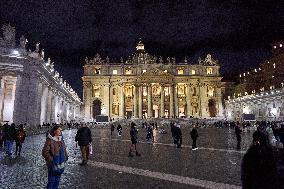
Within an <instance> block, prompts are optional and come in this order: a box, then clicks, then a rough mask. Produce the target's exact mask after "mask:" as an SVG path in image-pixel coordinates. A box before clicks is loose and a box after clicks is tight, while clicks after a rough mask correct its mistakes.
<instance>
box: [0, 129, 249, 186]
mask: <svg viewBox="0 0 284 189" xmlns="http://www.w3.org/2000/svg"><path fill="white" fill-rule="evenodd" d="M166 130H167V131H168V133H167V134H160V133H159V132H158V131H157V130H154V136H155V140H154V143H151V142H147V140H146V131H145V129H141V128H139V134H138V137H139V138H138V140H139V143H138V145H137V147H138V151H139V152H140V153H141V154H142V155H141V157H137V156H135V157H133V158H129V157H128V152H129V146H130V144H131V142H130V140H129V139H130V138H129V128H123V133H122V136H121V137H119V136H117V132H115V133H114V135H113V136H111V135H110V128H109V127H100V126H98V127H96V128H94V129H92V134H93V150H94V154H93V155H92V156H91V159H90V161H89V163H88V165H87V166H79V165H78V163H79V162H80V161H81V160H80V151H79V148H78V147H77V148H76V145H75V142H74V137H75V134H76V130H75V129H73V130H65V131H63V135H64V140H65V143H66V145H67V147H68V149H67V150H68V154H69V160H68V165H67V167H66V169H65V172H64V174H63V175H62V178H61V183H60V188H69V189H70V188H85V189H86V188H108V189H109V188H123V189H125V188H193V189H195V188H196V189H199V188H240V185H241V181H240V164H241V159H242V157H243V155H244V153H245V151H246V149H247V148H248V147H249V145H250V143H251V139H252V137H251V135H252V132H251V133H243V134H242V146H241V150H235V149H236V137H235V134H234V130H232V129H228V128H198V132H199V138H198V141H197V146H198V147H199V149H198V150H196V151H192V150H191V139H190V134H189V132H190V128H186V127H183V128H182V132H183V147H182V148H180V149H177V148H175V146H174V145H173V144H172V143H173V140H172V138H171V133H170V129H169V128H166ZM44 142H45V135H44V134H40V135H33V136H28V137H27V138H26V141H25V143H24V145H23V153H22V154H21V156H20V157H15V156H12V158H8V157H6V156H5V155H4V153H3V152H0V170H1V174H0V186H1V187H0V188H26V189H27V188H44V186H45V185H46V182H47V170H46V167H45V162H44V160H43V158H42V156H41V149H42V147H43V145H44ZM14 147H15V145H14Z"/></svg>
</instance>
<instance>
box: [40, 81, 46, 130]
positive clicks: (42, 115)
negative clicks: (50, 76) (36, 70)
mask: <svg viewBox="0 0 284 189" xmlns="http://www.w3.org/2000/svg"><path fill="white" fill-rule="evenodd" d="M40 96H41V107H40V124H41V125H42V124H43V123H46V122H47V121H46V120H47V103H48V88H47V86H45V85H43V87H42V91H41V94H40Z"/></svg>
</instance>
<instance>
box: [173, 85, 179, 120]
mask: <svg viewBox="0 0 284 189" xmlns="http://www.w3.org/2000/svg"><path fill="white" fill-rule="evenodd" d="M174 99H175V100H174V103H175V105H174V111H175V117H178V116H179V102H178V85H177V84H176V85H175V86H174Z"/></svg>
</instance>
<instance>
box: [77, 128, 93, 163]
mask: <svg viewBox="0 0 284 189" xmlns="http://www.w3.org/2000/svg"><path fill="white" fill-rule="evenodd" d="M75 141H76V142H78V145H79V146H80V150H81V155H82V162H81V163H79V165H86V164H87V163H88V160H89V156H90V145H91V143H92V132H91V130H90V128H89V127H87V125H86V124H82V127H81V128H79V129H78V131H77V134H76V136H75Z"/></svg>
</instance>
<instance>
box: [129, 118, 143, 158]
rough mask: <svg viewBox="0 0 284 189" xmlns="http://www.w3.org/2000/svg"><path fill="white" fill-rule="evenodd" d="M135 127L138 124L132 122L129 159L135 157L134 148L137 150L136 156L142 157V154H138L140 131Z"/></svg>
mask: <svg viewBox="0 0 284 189" xmlns="http://www.w3.org/2000/svg"><path fill="white" fill-rule="evenodd" d="M135 126H136V124H135V123H134V122H131V129H130V137H131V146H130V150H129V154H128V157H133V155H132V151H133V147H134V149H135V152H136V156H141V154H139V153H138V151H137V147H136V144H137V134H138V131H137V129H136V128H135Z"/></svg>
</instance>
